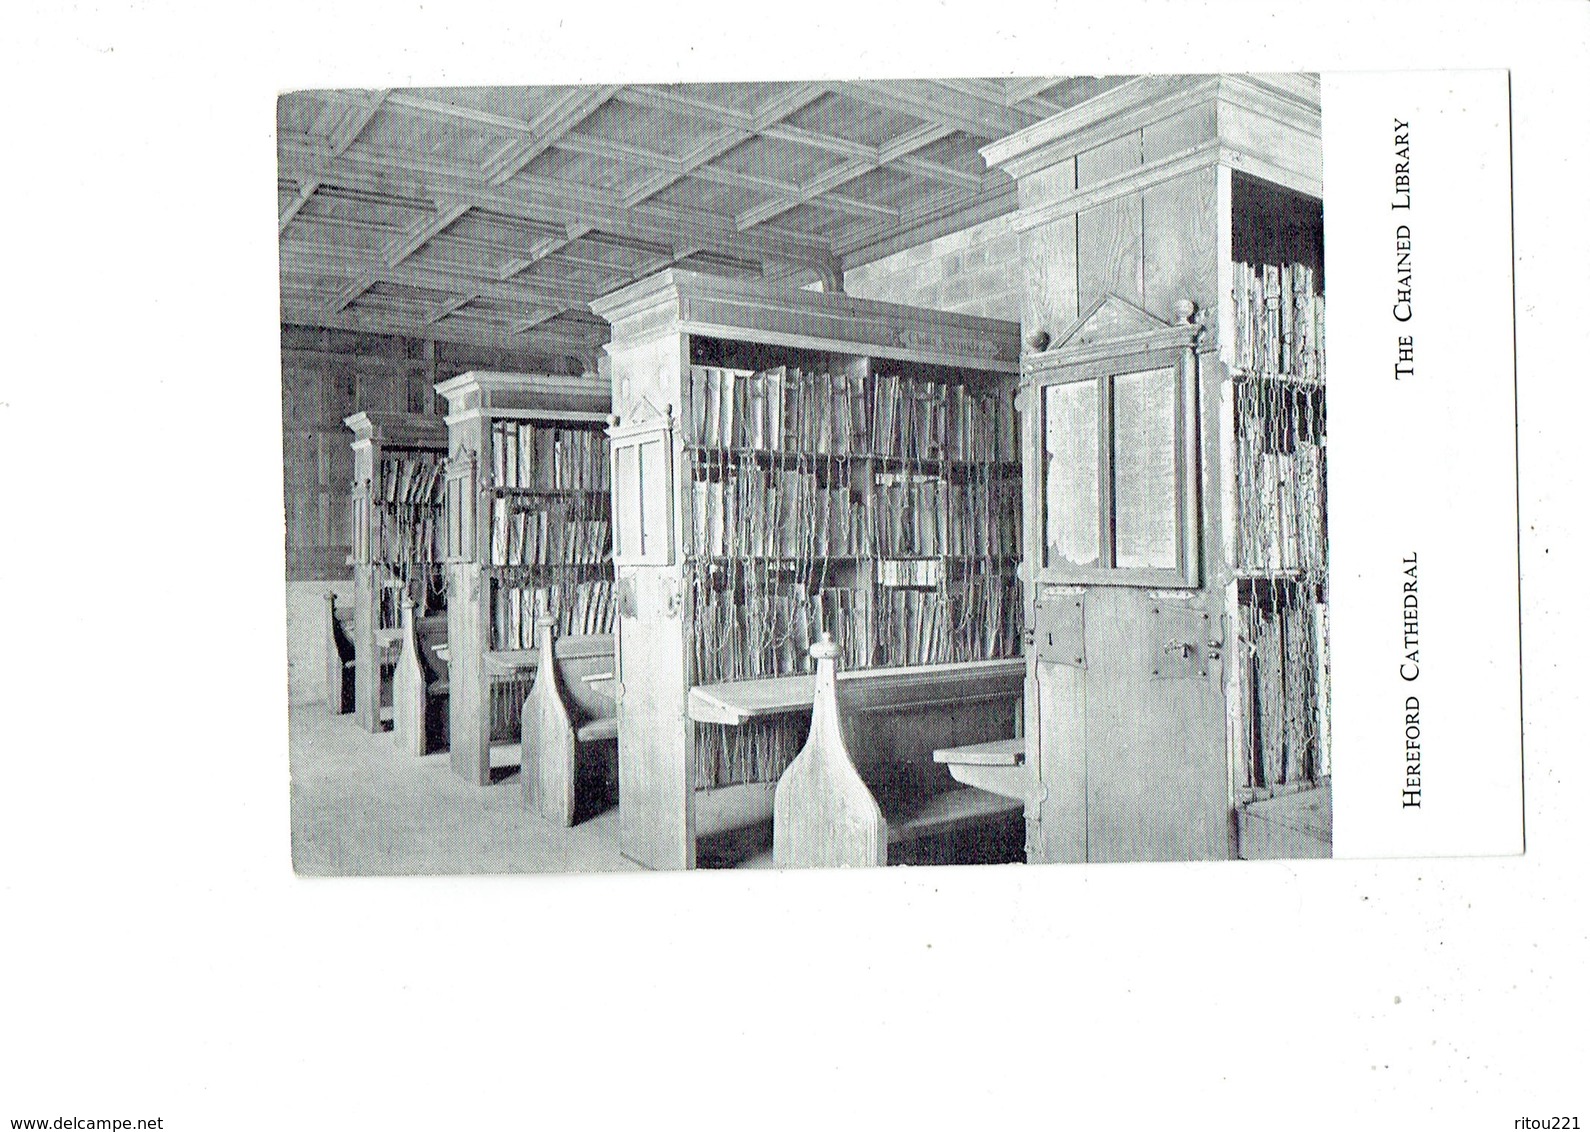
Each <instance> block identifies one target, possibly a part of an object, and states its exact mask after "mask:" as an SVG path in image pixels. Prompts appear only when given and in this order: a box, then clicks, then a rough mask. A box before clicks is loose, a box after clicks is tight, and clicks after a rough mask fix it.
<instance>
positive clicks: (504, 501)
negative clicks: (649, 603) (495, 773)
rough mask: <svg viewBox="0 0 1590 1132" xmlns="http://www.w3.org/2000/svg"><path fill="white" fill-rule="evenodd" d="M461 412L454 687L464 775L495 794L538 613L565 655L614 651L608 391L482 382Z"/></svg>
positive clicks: (469, 381) (451, 414)
mask: <svg viewBox="0 0 1590 1132" xmlns="http://www.w3.org/2000/svg"><path fill="white" fill-rule="evenodd" d="M436 390H437V392H438V393H440V394H441V395H442V396H444V397H445V398H446V399H447V410H448V411H447V442H448V461H447V480H446V500H447V529H446V546H445V549H446V557H447V584H448V647H447V665H448V685H449V696H450V701H451V703H450V710H451V720H450V724H451V726H450V735H451V760H452V767H453V770H454V771H455V772H456V773H457V774H459V775H460V776H461V777H463V778H465V779H468V780H469V781H471V782H474V783H476V784H477V785H482V786H484V785H486V784H487V783H488V782H489V781H490V780H491V744H492V742H493V740H496V741H500V742H506V741H510V740H517V739H518V738H519V727H520V719H519V715H520V711H521V709H522V707H523V704H524V700H525V697H526V696H527V695H528V694H529V691H530V688H531V684H532V680H533V677H534V670H535V664H536V655H537V652H536V613H537V611H538V610H540V609H545V610H547V611H548V613H549V615H550V617H551V618H552V619H553V623H554V625H555V627H556V633H557V637H558V640H559V644H560V647H561V648H562V649H564V650H575V651H580V650H586V649H591V648H595V649H598V650H600V649H602V648H604V647H605V648H606V649H608V650H611V647H612V645H611V637H610V636H609V630H610V626H611V623H612V615H613V607H612V578H613V563H612V545H611V523H610V514H609V490H608V474H609V460H608V452H607V437H606V435H605V433H604V427H605V425H606V423H607V416H608V403H609V402H608V390H607V386H606V384H605V383H604V382H603V381H601V379H599V378H597V377H596V376H595V375H589V376H585V377H559V376H551V375H547V374H516V373H493V372H481V371H476V372H470V373H464V374H460V375H459V376H457V377H455V378H452V379H450V380H448V381H444V382H442V383H441V384H439V385H437V387H436Z"/></svg>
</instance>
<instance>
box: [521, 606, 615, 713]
mask: <svg viewBox="0 0 1590 1132" xmlns="http://www.w3.org/2000/svg"><path fill="white" fill-rule="evenodd" d="M549 663H550V664H551V665H552V667H553V670H554V671H555V672H556V673H557V690H558V694H559V696H560V697H561V698H562V700H563V702H564V704H565V705H567V707H568V708H570V709H573V710H576V711H578V712H579V713H580V714H581V716H582V718H583V719H584V720H592V719H610V718H612V717H613V716H614V715H615V714H616V713H617V710H618V709H617V705H616V704H615V703H614V701H613V697H612V696H611V695H609V694H606V693H605V692H604V691H603V690H602V689H599V688H597V687H595V686H593V685H592V684H591V683H589V682H588V681H587V680H586V679H585V678H586V677H587V676H595V675H599V674H603V673H611V672H612V671H613V635H612V634H611V633H598V634H591V635H582V636H568V637H556V636H554V623H553V622H552V620H551V619H550V618H543V619H541V620H539V621H537V623H536V669H537V671H538V672H541V671H545V670H546V669H545V668H543V666H544V665H547V664H549ZM611 687H612V685H611V684H609V685H608V689H609V690H610V689H611Z"/></svg>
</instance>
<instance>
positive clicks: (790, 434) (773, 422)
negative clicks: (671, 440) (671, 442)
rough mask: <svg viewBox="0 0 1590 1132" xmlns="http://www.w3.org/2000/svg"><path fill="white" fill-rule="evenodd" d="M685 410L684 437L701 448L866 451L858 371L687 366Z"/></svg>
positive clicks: (864, 399)
mask: <svg viewBox="0 0 1590 1132" xmlns="http://www.w3.org/2000/svg"><path fill="white" fill-rule="evenodd" d="M685 409H686V414H685V425H686V433H685V439H686V443H689V444H693V445H697V446H701V447H705V448H717V449H724V450H734V449H740V450H750V451H756V452H810V453H814V454H819V455H835V456H838V455H858V456H859V455H862V454H864V453H865V452H866V451H867V440H868V436H869V429H868V426H867V421H868V419H869V418H868V413H867V385H866V381H865V379H864V378H863V376H862V375H859V374H845V373H821V372H808V371H805V370H802V369H798V368H796V367H793V366H778V367H775V368H773V369H769V370H764V371H762V372H753V371H751V370H741V369H725V368H722V367H718V366H691V367H690V387H689V390H688V400H687V402H686V406H685Z"/></svg>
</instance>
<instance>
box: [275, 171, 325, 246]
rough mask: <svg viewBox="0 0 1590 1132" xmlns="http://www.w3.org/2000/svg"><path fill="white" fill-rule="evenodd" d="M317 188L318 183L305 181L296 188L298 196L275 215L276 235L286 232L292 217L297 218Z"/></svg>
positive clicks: (318, 186)
mask: <svg viewBox="0 0 1590 1132" xmlns="http://www.w3.org/2000/svg"><path fill="white" fill-rule="evenodd" d="M318 188H320V182H319V181H315V180H309V181H305V182H303V183H302V184H301V185H299V186H298V195H296V196H295V197H293V199H292V200H290V201H288V202H287V205H286V207H284V208H283V209H282V210H281V212H280V213H278V214H277V217H276V234H277V235H281V234H282V233H283V232H285V231H287V225H289V224H291V223H292V222H293V217H295V216H297V215H298V214H299V212H301V211H302V210H303V207H304V205H306V204H308V203H309V198H310V197H312V196H314V195H315V190H316V189H318Z"/></svg>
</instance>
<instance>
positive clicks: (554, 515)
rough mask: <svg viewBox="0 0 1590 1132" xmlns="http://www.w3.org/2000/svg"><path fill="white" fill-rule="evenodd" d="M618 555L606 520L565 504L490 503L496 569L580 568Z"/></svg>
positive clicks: (499, 498)
mask: <svg viewBox="0 0 1590 1132" xmlns="http://www.w3.org/2000/svg"><path fill="white" fill-rule="evenodd" d="M612 554H613V529H612V525H611V524H610V523H608V521H607V519H606V518H599V517H592V516H591V515H590V509H589V508H587V507H583V506H579V505H571V504H570V503H569V502H567V501H564V500H556V499H554V500H538V501H537V502H536V503H534V504H527V503H525V502H524V501H523V500H514V499H509V498H506V497H503V496H497V497H495V498H493V499H492V501H491V563H492V565H493V566H580V565H589V564H593V563H598V562H606V561H608V560H609V559H611V558H612Z"/></svg>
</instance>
